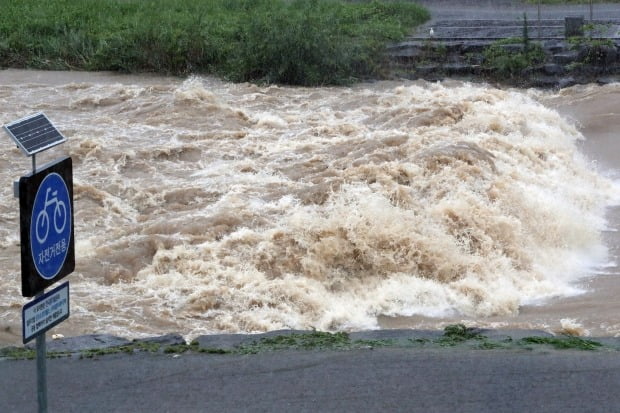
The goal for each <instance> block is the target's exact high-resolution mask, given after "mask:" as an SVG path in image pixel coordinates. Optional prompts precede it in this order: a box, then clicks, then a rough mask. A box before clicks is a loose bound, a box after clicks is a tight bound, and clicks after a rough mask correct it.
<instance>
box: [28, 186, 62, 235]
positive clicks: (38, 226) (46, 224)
mask: <svg viewBox="0 0 620 413" xmlns="http://www.w3.org/2000/svg"><path fill="white" fill-rule="evenodd" d="M50 192H51V193H52V198H51V199H50ZM51 205H55V206H54V211H53V213H52V216H53V220H54V230H55V231H56V234H62V231H63V230H64V229H65V225H66V224H67V206H66V205H65V203H64V201H62V200H59V199H58V190H56V191H52V188H47V190H46V192H45V205H44V207H43V209H42V210H41V211H40V212H39V214H38V215H37V219H36V223H35V234H36V237H37V241H39V244H43V243H45V241H47V236H48V234H49V230H50V217H49V214H48V212H47V209H48V207H49V206H51Z"/></svg>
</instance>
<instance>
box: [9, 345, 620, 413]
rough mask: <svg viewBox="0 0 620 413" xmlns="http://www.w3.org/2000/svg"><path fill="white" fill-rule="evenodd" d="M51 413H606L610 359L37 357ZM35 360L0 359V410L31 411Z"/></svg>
mask: <svg viewBox="0 0 620 413" xmlns="http://www.w3.org/2000/svg"><path fill="white" fill-rule="evenodd" d="M48 380H49V411H50V412H80V413H82V412H89V413H96V412H107V413H110V412H150V413H158V412H218V413H220V412H424V413H433V412H446V413H456V412H460V413H467V412H476V413H483V412H496V413H497V412H537V413H540V412H563V413H569V412H574V413H582V412H594V413H596V412H605V413H608V412H612V411H617V409H618V406H620V392H618V389H617V385H618V383H620V356H618V353H617V352H588V351H568V350H565V351H548V352H540V351H529V352H528V351H525V350H521V351H507V350H463V349H432V350H430V349H429V350H426V349H422V350H421V349H415V350H414V349H398V348H384V349H375V350H352V351H324V352H315V351H306V352H290V351H280V352H275V353H263V354H258V355H245V356H240V355H236V356H232V355H200V354H193V355H192V354H183V355H178V356H176V357H175V356H172V355H163V354H158V355H151V354H134V355H124V356H120V355H109V356H103V357H101V358H99V359H96V360H91V359H85V360H80V359H54V360H49V362H48ZM35 383H36V380H35V362H34V361H1V362H0V411H2V412H12V413H20V412H34V411H36V406H37V404H36V386H35Z"/></svg>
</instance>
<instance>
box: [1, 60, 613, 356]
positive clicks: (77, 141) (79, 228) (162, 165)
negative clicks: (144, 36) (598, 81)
mask: <svg viewBox="0 0 620 413" xmlns="http://www.w3.org/2000/svg"><path fill="white" fill-rule="evenodd" d="M0 102H1V105H0V122H2V123H8V122H10V121H13V120H16V119H18V118H21V117H23V116H26V115H29V114H32V113H35V112H39V111H43V112H45V113H46V114H47V116H48V117H49V118H50V119H51V120H52V122H54V123H55V125H56V126H57V127H58V129H59V130H60V131H61V132H63V133H64V134H65V136H66V137H67V138H68V141H67V142H66V143H65V144H63V145H61V146H59V147H57V148H54V149H52V150H49V151H46V152H44V153H42V154H40V155H38V157H37V164H38V165H42V164H44V163H45V162H49V161H52V160H54V159H56V158H58V157H60V156H64V155H70V156H71V157H73V163H74V194H75V200H74V209H75V217H74V218H75V225H76V228H75V245H76V270H75V272H74V273H73V274H71V275H70V276H68V278H67V279H68V280H69V281H70V283H71V317H70V318H69V319H68V320H67V321H65V322H63V323H62V324H60V325H59V326H57V327H55V328H54V329H53V331H52V333H60V334H64V335H65V336H69V335H77V334H91V333H108V334H115V335H120V336H124V337H130V338H131V337H140V336H145V335H155V334H163V333H168V332H178V333H181V334H183V335H184V336H186V337H187V338H190V339H191V338H193V337H195V336H197V335H199V334H208V333H219V332H260V331H266V330H274V329H282V328H295V329H312V328H316V329H319V330H328V331H351V330H361V329H376V328H396V327H398V328H441V327H443V326H444V325H446V324H448V323H453V322H464V323H466V324H468V325H472V326H481V327H506V328H540V329H545V330H548V331H560V330H562V329H563V330H565V331H567V330H570V331H576V332H578V333H580V334H584V335H587V334H591V335H608V336H609V335H611V336H614V335H616V336H617V335H620V319H619V317H618V311H617V310H618V307H619V306H618V304H617V302H618V300H617V296H618V293H620V284H619V282H618V281H619V280H618V267H617V254H618V245H619V238H618V237H619V236H618V229H619V228H620V213H619V212H618V209H617V208H614V207H613V206H614V205H616V204H618V201H619V199H620V191H619V187H618V185H617V183H616V179H617V167H618V161H619V159H618V158H617V157H618V153H620V152H619V151H618V149H620V148H619V146H620V144H619V143H618V139H617V138H618V133H617V131H618V130H619V129H620V114H619V113H618V108H619V107H620V85H619V84H612V85H607V86H596V85H588V86H579V87H574V88H570V89H566V90H562V91H559V92H542V91H535V90H500V89H496V88H493V87H490V86H485V85H474V84H466V83H455V82H445V83H426V82H410V81H402V82H378V83H372V84H362V85H356V86H353V87H348V88H327V87H325V88H294V87H278V86H269V87H267V86H265V87H262V86H256V85H251V84H231V83H226V82H223V81H220V80H217V79H214V78H210V77H193V78H188V79H179V78H168V77H156V76H123V75H116V74H108V73H74V72H37V71H21V70H6V71H2V72H0ZM30 167H31V162H30V159H28V158H26V157H25V156H24V155H23V154H22V153H21V152H20V151H19V150H18V149H17V148H15V145H14V144H13V143H12V141H11V140H10V138H9V137H8V135H5V149H4V150H2V151H0V182H2V184H1V185H0V191H2V196H1V197H0V262H1V264H2V266H1V269H0V286H1V287H2V288H0V330H1V333H0V343H3V344H6V343H18V342H19V341H20V340H21V308H22V306H23V305H24V304H25V303H26V302H27V301H28V300H27V299H25V298H22V297H21V292H20V288H21V281H20V261H19V244H20V240H19V229H18V226H19V212H18V203H17V200H16V199H15V198H13V192H12V183H13V181H14V180H16V179H19V177H20V176H21V175H24V174H27V173H28V172H30Z"/></svg>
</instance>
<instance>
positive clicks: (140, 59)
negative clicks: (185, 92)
mask: <svg viewBox="0 0 620 413" xmlns="http://www.w3.org/2000/svg"><path fill="white" fill-rule="evenodd" d="M6 3H9V4H6ZM428 18H429V14H428V12H427V11H426V10H425V9H423V8H421V7H419V6H417V5H415V4H412V3H410V2H405V1H403V2H400V1H398V2H396V1H395V2H386V1H383V2H378V1H372V2H355V3H352V2H347V1H337V0H202V1H201V0H47V1H45V2H40V1H38V0H20V1H18V2H17V1H15V2H4V4H3V8H2V13H0V66H1V67H19V68H37V69H57V70H67V69H72V70H114V71H123V72H157V73H165V74H176V75H183V74H188V73H211V74H216V75H219V76H222V77H224V78H227V79H230V80H233V81H263V82H273V83H284V84H301V85H320V84H342V83H348V82H351V81H354V80H356V79H361V78H367V77H376V76H380V74H381V73H380V71H381V66H382V62H383V58H384V57H383V51H384V45H385V43H386V42H389V41H396V40H399V39H401V38H402V37H403V36H404V35H406V34H407V33H409V32H410V31H411V30H412V28H413V27H415V26H416V25H418V24H421V23H423V22H424V21H426V20H427V19H428Z"/></svg>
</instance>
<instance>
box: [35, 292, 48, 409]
mask: <svg viewBox="0 0 620 413" xmlns="http://www.w3.org/2000/svg"><path fill="white" fill-rule="evenodd" d="M42 295H43V292H40V293H39V294H37V296H36V297H37V298H38V297H40V296H42ZM36 340H37V341H36V344H37V400H38V402H39V413H47V364H46V361H47V354H46V349H45V331H44V332H42V333H39V334H38V335H37V338H36Z"/></svg>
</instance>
